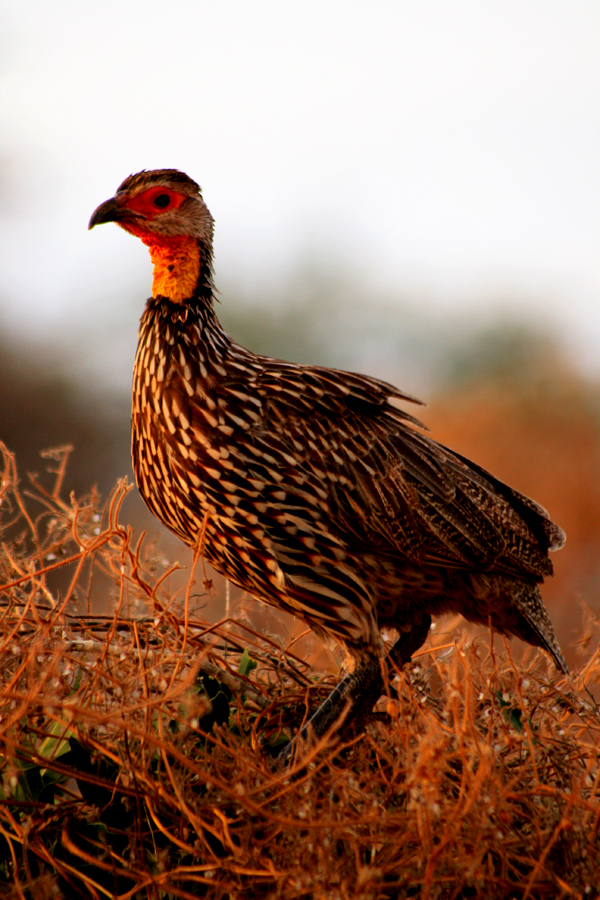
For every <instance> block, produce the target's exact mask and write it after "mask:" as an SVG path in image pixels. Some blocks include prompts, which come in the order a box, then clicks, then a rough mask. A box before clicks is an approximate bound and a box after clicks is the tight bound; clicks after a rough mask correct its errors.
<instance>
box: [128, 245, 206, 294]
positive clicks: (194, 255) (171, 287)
mask: <svg viewBox="0 0 600 900" xmlns="http://www.w3.org/2000/svg"><path fill="white" fill-rule="evenodd" d="M142 240H143V241H144V243H145V244H146V245H147V247H148V249H149V250H150V257H151V259H152V262H153V264H154V278H153V281H152V296H153V297H168V298H169V300H173V302H174V303H183V301H184V300H189V299H190V298H191V297H192V295H193V293H194V290H195V288H196V285H197V284H198V278H199V276H200V247H199V246H198V241H197V240H196V239H195V238H192V237H177V238H163V239H162V240H160V241H157V240H156V238H154V237H152V238H149V237H147V236H146V235H145V236H144V237H143V238H142Z"/></svg>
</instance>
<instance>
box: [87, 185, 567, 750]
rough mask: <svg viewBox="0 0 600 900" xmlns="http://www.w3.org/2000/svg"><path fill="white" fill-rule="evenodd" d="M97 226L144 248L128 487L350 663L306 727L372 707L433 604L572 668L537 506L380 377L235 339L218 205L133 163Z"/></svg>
mask: <svg viewBox="0 0 600 900" xmlns="http://www.w3.org/2000/svg"><path fill="white" fill-rule="evenodd" d="M106 222H115V223H116V224H117V225H119V226H120V227H121V228H123V229H124V230H125V231H127V232H129V233H130V234H132V235H134V236H136V237H138V238H140V239H141V240H142V242H143V243H144V244H145V245H146V246H147V247H148V249H149V252H150V257H151V261H152V264H153V284H152V296H151V297H150V298H149V299H148V300H147V302H146V306H145V309H144V312H143V314H142V317H141V321H140V328H139V341H138V347H137V353H136V357H135V363H134V373H133V399H132V457H133V468H134V473H135V479H136V483H137V486H138V488H139V491H140V493H141V495H142V497H143V499H144V500H145V502H146V504H147V505H148V507H149V508H150V510H151V511H152V512H153V513H154V515H155V516H156V517H157V518H158V519H159V520H160V521H161V522H163V523H164V525H166V527H167V528H168V529H170V530H171V531H172V532H173V533H174V534H175V535H177V536H178V537H179V538H180V539H181V540H182V541H183V542H184V543H185V544H187V545H188V546H189V547H191V548H198V550H199V552H200V553H201V554H202V556H203V557H204V558H205V559H206V560H208V562H209V563H210V564H211V565H212V566H213V567H214V569H216V571H217V572H220V573H221V574H222V575H224V576H225V577H226V578H227V579H229V581H230V582H232V583H233V584H235V585H237V586H238V587H240V588H241V589H242V590H244V591H246V592H248V593H249V594H250V595H252V596H254V597H256V598H258V599H260V600H262V601H264V602H265V603H267V604H269V605H270V606H273V607H276V608H278V609H281V610H285V611H287V612H289V613H292V614H294V615H295V616H297V617H299V618H300V619H301V620H303V621H304V622H305V623H306V624H307V625H308V626H309V627H310V628H311V629H312V630H313V632H315V633H316V634H317V635H318V636H319V637H321V638H323V639H324V640H325V641H327V642H332V641H333V642H334V643H335V644H337V645H339V646H340V647H341V648H342V650H343V651H344V653H345V656H346V661H347V668H348V671H349V675H348V676H347V677H346V679H345V680H344V681H343V682H342V683H341V685H340V686H338V688H337V689H336V691H337V693H336V692H334V694H332V695H331V697H330V698H329V704H328V705H327V701H326V704H324V706H326V707H327V708H326V709H323V708H322V709H321V710H320V714H319V715H316V716H315V717H313V718H314V722H313V725H314V730H315V732H317V733H322V732H323V730H324V729H325V728H326V727H328V726H329V724H330V723H331V721H332V720H333V719H335V717H336V716H337V715H339V711H340V708H341V704H342V702H345V701H348V700H349V701H351V702H354V704H355V705H356V706H357V708H358V707H359V706H360V703H361V702H362V703H363V704H364V702H367V704H371V705H372V703H373V702H374V699H373V697H374V694H373V690H374V691H375V693H376V692H377V690H378V689H380V687H381V680H380V673H381V659H382V658H384V657H385V655H386V649H385V647H386V645H385V641H384V638H383V636H382V633H385V632H386V630H388V629H396V632H397V633H398V634H399V638H398V642H397V644H396V645H395V647H394V648H393V652H392V653H390V654H389V655H388V660H391V661H396V662H398V663H399V664H400V665H402V664H404V663H405V662H407V661H408V660H409V659H410V657H411V655H412V654H413V653H414V652H415V651H416V650H417V649H418V648H419V647H420V646H421V645H422V644H423V643H424V641H425V640H426V638H427V634H428V632H429V626H430V623H431V617H432V616H439V615H441V614H443V613H454V614H456V613H459V614H461V615H462V616H463V617H464V618H465V619H467V620H468V621H469V622H474V623H477V624H480V625H484V626H488V627H489V626H491V627H492V628H493V629H494V630H496V631H498V632H500V633H501V634H503V635H506V636H509V637H513V636H514V637H517V638H520V639H521V640H523V641H525V642H526V643H528V644H530V645H533V646H535V647H540V648H543V649H544V650H545V651H546V652H547V653H548V654H549V655H550V657H551V658H552V660H553V661H554V663H555V665H556V666H557V668H558V669H559V670H561V671H562V672H564V673H568V668H567V663H566V661H565V658H564V656H563V654H562V651H561V649H560V647H559V645H558V642H557V639H556V636H555V633H554V629H553V626H552V623H551V621H550V618H549V616H548V614H547V611H546V609H545V606H544V603H543V600H542V596H541V593H540V589H539V585H540V584H541V583H542V582H543V581H544V579H545V578H546V577H547V576H550V575H551V574H552V572H553V567H552V563H551V561H550V559H549V556H548V553H549V551H554V550H557V549H559V548H560V547H562V545H563V544H564V541H565V535H564V533H563V531H562V530H561V528H559V526H558V525H556V524H554V523H553V522H552V521H551V519H550V517H549V515H548V513H547V512H546V510H545V509H544V508H543V507H542V506H540V505H539V504H538V503H536V502H535V501H533V500H531V499H529V498H528V497H526V496H525V495H523V494H521V493H520V492H519V491H517V490H515V489H513V488H511V487H509V486H508V485H506V484H504V483H503V482H502V481H500V480H499V479H497V478H495V477H494V476H493V475H492V474H490V473H489V472H487V471H486V470H485V469H484V468H482V467H481V466H479V465H477V464H476V463H474V462H471V461H470V460H468V459H466V458H465V457H464V456H461V455H460V454H458V453H456V452H454V451H452V450H450V449H449V448H447V447H445V446H443V445H442V444H440V443H438V442H436V441H435V440H434V439H433V438H432V437H431V436H430V435H429V434H428V433H427V431H426V429H425V428H424V427H423V426H422V425H421V423H420V422H419V420H418V419H417V418H416V417H414V416H413V415H412V413H410V412H407V411H406V410H405V409H404V406H405V405H406V404H411V403H412V404H418V403H420V401H418V400H416V399H415V398H414V397H411V396H410V395H408V394H406V393H404V392H403V391H401V390H399V389H398V388H396V387H394V386H393V385H392V384H388V383H387V382H385V381H381V380H379V379H377V378H373V377H370V376H368V375H361V374H356V373H352V372H347V371H341V370H337V369H332V368H326V367H322V366H312V365H299V364H295V363H291V362H285V361H282V360H279V359H275V358H271V357H267V356H262V355H259V354H257V353H254V352H252V351H251V350H247V349H245V348H244V347H242V346H240V345H239V344H237V343H236V342H235V341H233V340H232V338H231V337H230V336H229V335H228V334H227V333H226V332H225V331H224V329H223V328H222V327H221V324H220V322H219V320H218V318H217V315H216V312H215V300H216V297H215V287H214V283H213V265H212V263H213V230H214V222H213V218H212V216H211V214H210V212H209V210H208V208H207V206H206V204H205V202H204V199H203V197H202V192H201V189H200V187H199V185H198V184H197V183H196V182H195V181H193V180H192V179H191V178H190V177H188V176H187V175H186V174H184V173H183V172H180V171H178V170H177V169H157V170H153V171H147V170H142V171H140V172H138V173H136V174H132V175H130V176H128V177H127V178H126V179H125V180H124V181H123V182H122V184H121V185H120V186H119V188H118V189H117V191H116V193H115V195H114V196H113V197H111V198H110V199H109V200H107V201H105V202H104V203H102V204H100V206H98V208H97V209H96V210H95V211H94V213H93V215H92V217H91V219H90V222H89V228H90V229H91V228H93V227H94V226H96V225H99V224H102V223H106ZM365 684H367V686H368V685H371V688H372V691H371V693H372V694H373V696H370V698H369V699H367V700H366V701H365V700H364V699H363V700H361V695H365V689H364V685H365ZM366 694H367V695H368V694H369V691H368V690H366ZM375 699H376V698H375ZM318 713H319V711H318ZM306 733H307V732H306V731H305V732H304V734H306Z"/></svg>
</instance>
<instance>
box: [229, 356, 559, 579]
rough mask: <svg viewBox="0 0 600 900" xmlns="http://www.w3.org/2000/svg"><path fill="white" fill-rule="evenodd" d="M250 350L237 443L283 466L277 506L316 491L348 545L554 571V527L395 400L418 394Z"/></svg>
mask: <svg viewBox="0 0 600 900" xmlns="http://www.w3.org/2000/svg"><path fill="white" fill-rule="evenodd" d="M254 362H255V367H256V377H255V379H254V381H253V383H252V385H251V386H250V392H251V393H252V394H253V396H254V402H255V404H256V409H257V416H256V421H255V424H254V425H253V426H252V427H250V428H249V429H247V430H245V433H244V436H243V440H242V444H243V447H239V451H241V452H244V448H245V452H246V453H247V454H248V463H249V464H253V465H254V467H256V464H257V461H258V460H261V465H263V466H264V467H265V468H266V469H267V470H268V472H271V473H272V472H273V471H277V472H278V473H279V477H281V473H282V472H286V471H287V475H286V476H285V482H286V493H287V501H286V507H289V506H290V504H291V505H292V506H293V500H292V498H293V497H294V495H295V497H296V500H297V504H298V509H299V510H300V509H302V510H306V509H307V508H308V509H310V506H311V503H310V497H311V496H312V497H314V498H315V500H316V501H317V504H318V507H319V509H320V510H321V513H320V514H321V516H322V517H323V508H325V509H326V515H327V517H328V519H329V527H330V530H331V531H332V532H334V534H335V535H336V536H337V538H338V539H339V540H340V541H341V542H343V544H344V545H345V546H346V547H347V548H348V549H351V550H354V551H357V552H360V550H361V548H362V549H364V548H368V549H369V551H370V552H377V553H381V554H384V555H389V556H394V557H397V556H398V555H400V556H404V557H406V558H407V559H409V560H411V561H412V562H415V563H433V564H436V565H443V566H454V567H460V568H463V567H464V568H476V569H478V570H483V571H485V570H490V569H494V570H495V571H504V572H506V573H510V574H513V575H516V576H518V577H529V578H534V579H538V580H541V579H542V578H543V576H544V575H549V574H551V572H552V564H551V562H550V560H549V559H548V556H547V553H548V550H550V549H557V548H558V547H560V546H562V543H563V542H564V535H563V533H562V531H561V530H560V529H559V528H558V527H557V526H556V525H554V524H553V523H552V522H551V521H550V519H549V517H548V515H547V513H546V511H545V510H544V509H543V508H542V507H541V506H539V505H538V504H536V503H534V502H533V501H532V500H530V499H528V498H527V497H525V496H524V495H522V494H520V493H519V492H517V491H515V490H513V489H512V488H510V487H508V486H507V485H505V484H503V483H502V482H501V481H499V480H498V479H496V478H494V477H493V476H492V475H490V474H489V473H488V472H486V471H485V470H484V469H482V468H481V467H479V466H477V465H475V464H474V463H472V462H470V461H469V460H467V459H465V458H464V457H461V456H460V455H458V454H456V453H453V452H452V451H451V450H449V449H448V448H446V447H444V446H442V445H441V444H438V443H437V442H435V441H434V440H432V439H431V438H430V437H428V436H427V435H426V434H424V433H423V431H422V430H421V428H422V426H420V424H419V423H418V421H417V420H416V419H415V418H414V417H412V416H411V415H410V414H408V413H406V412H405V411H403V410H402V409H399V408H397V407H395V406H394V405H393V403H394V401H397V400H401V401H411V402H418V401H414V400H413V398H411V397H409V396H408V395H405V394H403V393H401V392H400V391H398V390H397V389H396V388H394V387H393V386H392V385H389V384H387V383H386V382H383V381H379V380H377V379H373V378H369V377H367V376H362V375H355V374H352V373H348V372H338V371H336V370H332V369H325V368H318V367H298V366H295V365H286V364H285V363H282V362H279V361H277V360H269V359H265V358H260V365H258V364H257V363H258V361H257V360H256V358H254ZM232 387H233V385H232V383H231V381H230V380H229V379H228V384H227V386H226V388H227V390H228V391H231V389H232ZM242 389H243V390H244V393H245V392H246V391H248V381H247V380H246V382H245V384H244V386H243V388H242V387H241V386H240V390H242ZM259 407H260V412H258V409H259ZM238 446H239V445H238ZM269 461H271V462H269ZM266 481H268V478H267V479H266ZM307 503H308V506H307ZM301 515H304V513H301Z"/></svg>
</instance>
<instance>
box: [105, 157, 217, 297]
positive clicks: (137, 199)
mask: <svg viewBox="0 0 600 900" xmlns="http://www.w3.org/2000/svg"><path fill="white" fill-rule="evenodd" d="M104 222H116V223H117V225H120V226H121V228H124V229H125V230H126V231H129V232H130V234H134V235H136V236H137V237H139V238H141V240H142V241H143V242H144V244H146V245H147V246H148V248H149V249H150V255H151V257H152V262H153V263H154V283H153V290H152V293H153V295H154V296H155V297H158V296H164V297H168V298H169V299H171V300H174V301H175V302H177V303H181V302H183V301H184V300H187V299H190V298H191V297H192V296H193V294H194V291H195V290H196V288H197V286H198V282H199V280H200V272H201V268H202V267H203V266H204V267H205V268H206V269H207V271H208V273H209V272H210V265H211V257H212V236H213V219H212V216H211V214H210V212H209V211H208V208H207V206H206V204H205V203H204V200H203V199H202V194H201V193H200V188H199V186H198V185H197V184H196V182H195V181H192V179H191V178H188V176H187V175H185V174H184V173H183V172H178V171H177V169H158V170H156V171H153V172H146V171H142V172H138V173H137V174H136V175H130V176H129V177H128V178H126V179H125V181H124V182H123V183H122V184H121V185H120V186H119V188H118V189H117V192H116V194H115V196H114V197H111V198H110V200H106V201H105V202H104V203H101V204H100V206H99V207H98V208H97V209H96V210H95V211H94V213H93V215H92V218H91V219H90V223H89V226H88V228H93V227H94V226H95V225H101V224H103V223H104ZM209 280H210V279H209Z"/></svg>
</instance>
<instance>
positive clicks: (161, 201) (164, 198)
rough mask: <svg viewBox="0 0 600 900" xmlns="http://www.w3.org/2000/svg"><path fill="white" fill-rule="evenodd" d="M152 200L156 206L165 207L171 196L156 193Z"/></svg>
mask: <svg viewBox="0 0 600 900" xmlns="http://www.w3.org/2000/svg"><path fill="white" fill-rule="evenodd" d="M152 202H153V203H154V205H155V206H158V208H159V209H166V208H167V206H168V205H169V203H170V202H171V198H170V197H169V195H168V194H158V195H157V196H156V197H155V198H154V200H153V201H152Z"/></svg>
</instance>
